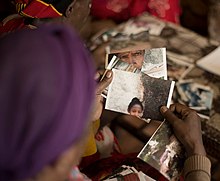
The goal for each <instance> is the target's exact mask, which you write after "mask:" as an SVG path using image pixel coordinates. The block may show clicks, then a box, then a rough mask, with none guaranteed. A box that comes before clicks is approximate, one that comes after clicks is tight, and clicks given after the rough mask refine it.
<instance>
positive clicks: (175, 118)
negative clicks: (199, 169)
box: [160, 103, 206, 156]
mask: <svg viewBox="0 0 220 181" xmlns="http://www.w3.org/2000/svg"><path fill="white" fill-rule="evenodd" d="M160 111H161V114H162V115H163V116H164V118H165V119H166V120H167V121H168V122H170V124H171V125H172V127H173V130H174V134H175V135H176V137H177V138H178V139H179V141H180V142H181V143H182V144H183V146H184V147H185V149H186V152H187V156H192V155H195V154H197V155H204V156H206V151H205V148H204V145H203V141H202V131H201V118H200V117H199V116H198V114H197V113H196V111H194V110H192V109H190V108H188V107H187V106H185V105H182V104H179V103H175V104H172V105H171V106H170V108H169V109H168V108H167V107H166V106H162V107H161V108H160Z"/></svg>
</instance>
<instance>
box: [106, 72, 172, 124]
mask: <svg viewBox="0 0 220 181" xmlns="http://www.w3.org/2000/svg"><path fill="white" fill-rule="evenodd" d="M112 71H113V75H114V76H113V80H112V82H111V84H110V85H109V88H108V94H107V98H106V104H105V109H107V110H112V111H116V112H120V113H124V114H130V115H133V116H137V117H138V118H141V119H145V120H147V119H154V120H160V121H162V120H163V117H162V116H161V114H160V111H159V108H160V106H162V105H166V106H169V105H170V102H171V98H172V93H173V88H174V84H175V83H174V82H173V81H169V80H163V79H158V78H153V77H150V76H148V75H146V74H144V73H139V74H136V73H133V72H127V71H123V70H117V69H113V70H112Z"/></svg>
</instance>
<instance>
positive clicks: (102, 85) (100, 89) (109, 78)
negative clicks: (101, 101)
mask: <svg viewBox="0 0 220 181" xmlns="http://www.w3.org/2000/svg"><path fill="white" fill-rule="evenodd" d="M112 75H113V72H112V71H111V70H108V71H107V72H106V74H105V76H104V78H103V79H102V80H101V81H100V82H99V83H98V85H97V89H96V95H101V93H102V92H103V91H104V90H105V88H106V87H108V86H109V84H110V83H111V81H112V77H113V76H112Z"/></svg>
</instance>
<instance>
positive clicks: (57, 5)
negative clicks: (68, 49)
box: [0, 0, 90, 35]
mask: <svg viewBox="0 0 220 181" xmlns="http://www.w3.org/2000/svg"><path fill="white" fill-rule="evenodd" d="M13 2H14V4H15V8H16V12H17V14H12V15H10V16H8V17H6V18H5V19H4V20H3V21H2V23H1V26H0V35H3V34H6V33H9V32H13V31H16V30H18V29H27V28H31V29H34V28H36V27H38V26H39V24H42V22H45V21H48V20H49V21H57V22H63V23H67V24H69V25H71V26H73V28H74V29H76V30H77V31H79V32H80V31H81V30H82V27H83V25H84V24H85V22H86V19H87V17H88V15H89V12H90V0H62V1H60V0H14V1H13Z"/></svg>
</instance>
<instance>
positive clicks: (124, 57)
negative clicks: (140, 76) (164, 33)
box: [106, 48, 167, 80]
mask: <svg viewBox="0 0 220 181" xmlns="http://www.w3.org/2000/svg"><path fill="white" fill-rule="evenodd" d="M114 56H116V57H117V62H116V63H115V64H114V66H113V67H112V68H115V69H118V70H124V71H128V72H135V73H139V72H143V73H145V74H147V75H149V76H151V77H156V78H162V79H165V80H166V79H167V62H166V49H165V48H154V49H137V48H135V49H130V50H124V51H123V49H121V50H120V51H118V52H114V53H110V54H107V55H106V67H107V65H108V64H109V63H110V62H111V60H112V57H114Z"/></svg>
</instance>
